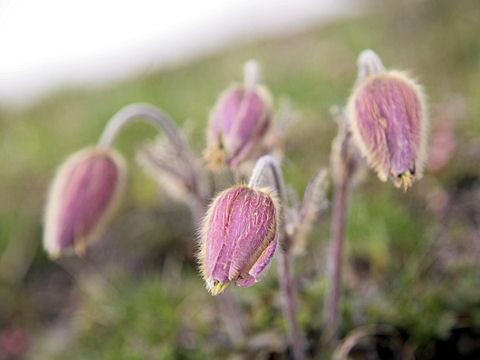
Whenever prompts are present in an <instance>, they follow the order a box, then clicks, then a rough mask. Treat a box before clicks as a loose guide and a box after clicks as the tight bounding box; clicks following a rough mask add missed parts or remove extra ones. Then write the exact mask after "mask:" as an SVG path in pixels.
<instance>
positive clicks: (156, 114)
mask: <svg viewBox="0 0 480 360" xmlns="http://www.w3.org/2000/svg"><path fill="white" fill-rule="evenodd" d="M137 120H143V121H145V122H148V123H149V124H152V125H153V126H155V127H156V128H157V129H158V130H160V131H162V130H163V131H165V133H166V134H167V136H168V139H169V140H170V143H171V144H172V146H173V148H174V149H175V151H176V154H177V156H178V157H179V158H181V159H183V160H184V161H185V163H186V164H188V167H189V169H188V173H187V174H180V173H178V174H176V173H175V169H170V173H171V174H172V175H174V176H177V177H178V178H179V180H181V181H183V182H184V183H186V184H188V188H189V189H190V192H191V194H192V195H193V197H194V198H195V203H194V204H193V210H194V213H196V214H197V216H198V213H199V209H201V208H202V207H203V210H204V209H205V208H206V207H204V205H205V204H206V199H205V194H202V191H201V189H200V184H199V183H198V178H199V171H200V169H198V166H196V162H195V157H194V155H193V154H192V152H191V150H190V147H189V146H188V144H187V143H186V141H185V140H184V138H183V137H182V136H181V135H180V132H179V130H178V129H177V127H176V126H175V125H174V123H173V121H172V120H171V118H170V117H169V116H168V115H167V114H166V113H165V112H164V111H162V110H161V109H159V108H157V107H155V106H153V105H151V104H147V103H133V104H130V105H127V106H125V107H123V108H121V109H120V110H119V111H118V112H117V113H116V114H115V115H113V116H112V117H111V118H110V120H109V121H108V122H107V125H106V126H105V129H104V130H103V132H102V134H101V135H100V138H99V140H98V146H99V147H102V148H105V149H108V148H109V147H111V146H112V144H113V142H114V140H115V138H116V136H117V135H118V134H119V132H120V130H121V129H122V128H123V127H124V126H125V125H127V124H129V123H131V122H133V121H137ZM146 155H147V156H150V157H151V158H152V159H153V158H154V157H153V156H152V155H151V154H146ZM152 161H153V160H152ZM163 166H164V165H163Z"/></svg>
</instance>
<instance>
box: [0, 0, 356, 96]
mask: <svg viewBox="0 0 480 360" xmlns="http://www.w3.org/2000/svg"><path fill="white" fill-rule="evenodd" d="M356 3H357V2H356V1H355V0H173V1H166V0H156V1H155V0H135V1H130V0H128V1H122V0H0V100H25V99H29V98H31V97H32V96H35V95H37V94H39V93H40V92H42V91H45V90H48V89H50V88H52V87H54V86H58V84H64V83H72V82H80V83H91V82H99V81H100V82H101V81H106V80H109V79H114V78H117V77H119V76H124V75H126V74H128V73H132V72H135V71H139V70H140V69H143V68H146V67H156V66H161V65H168V64H173V63H175V62H178V61H185V60H188V59H190V58H192V57H195V56H198V55H199V54H202V53H205V52H208V51H212V50H215V49H218V48H220V47H222V46H224V45H225V44H228V43H230V42H231V41H234V40H238V39H246V38H250V37H253V36H262V35H263V36H264V35H270V34H274V33H278V32H283V31H289V30H292V29H296V28H302V27H305V26H308V25H309V24H311V23H313V22H318V21H321V20H323V19H330V18H332V17H338V16H343V15H348V14H352V13H354V12H355V11H357V10H358V7H354V6H353V5H354V4H356Z"/></svg>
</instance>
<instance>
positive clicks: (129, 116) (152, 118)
mask: <svg viewBox="0 0 480 360" xmlns="http://www.w3.org/2000/svg"><path fill="white" fill-rule="evenodd" d="M139 119H142V120H143V121H145V122H148V123H150V124H152V125H153V126H155V127H157V128H158V129H159V130H163V131H165V133H166V134H167V136H168V138H169V139H170V141H171V142H172V144H173V146H174V147H175V149H176V150H177V152H178V153H179V154H182V155H183V156H182V157H184V156H185V155H184V154H187V153H189V152H190V150H189V148H188V146H187V144H186V143H185V141H184V140H183V138H182V137H181V136H180V134H179V131H178V129H177V128H176V127H175V125H173V122H172V120H171V119H170V117H169V116H168V115H167V114H166V113H165V112H163V111H162V110H160V109H158V108H157V107H155V106H153V105H151V104H147V103H133V104H130V105H127V106H125V107H123V108H121V109H120V110H119V111H118V112H117V113H116V114H115V115H113V116H112V117H111V118H110V120H109V121H108V122H107V125H106V126H105V129H104V130H103V132H102V134H101V135H100V139H99V140H98V146H100V147H103V148H105V149H108V148H109V147H111V146H112V143H113V141H114V140H115V137H116V136H117V135H118V133H119V132H120V130H121V129H122V128H123V127H124V126H125V125H127V124H128V123H130V122H132V121H133V120H139Z"/></svg>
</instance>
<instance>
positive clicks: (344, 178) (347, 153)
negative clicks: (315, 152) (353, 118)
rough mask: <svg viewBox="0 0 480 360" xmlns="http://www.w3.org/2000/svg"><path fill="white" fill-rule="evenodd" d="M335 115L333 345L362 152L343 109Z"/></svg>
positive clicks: (328, 335) (329, 333)
mask: <svg viewBox="0 0 480 360" xmlns="http://www.w3.org/2000/svg"><path fill="white" fill-rule="evenodd" d="M331 112H332V116H333V117H334V118H335V120H336V121H337V124H338V134H337V136H336V138H335V139H334V141H333V144H332V152H331V158H330V166H331V169H332V178H333V186H334V190H333V214H332V224H331V244H330V251H329V254H328V259H329V267H328V279H329V292H328V294H327V297H326V303H325V305H326V315H327V323H326V329H325V334H324V335H325V340H326V341H327V342H329V343H332V342H334V341H335V339H336V335H337V327H338V321H339V302H340V294H341V279H342V257H343V247H344V235H345V220H346V213H347V208H348V197H349V193H350V189H351V187H352V186H353V179H354V177H355V173H356V172H357V169H358V165H359V158H358V152H356V151H355V148H354V146H353V145H352V143H351V133H350V131H349V130H348V127H347V123H346V118H345V114H344V112H343V109H340V108H338V107H334V108H332V111H331Z"/></svg>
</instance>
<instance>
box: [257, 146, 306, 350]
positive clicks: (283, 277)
mask: <svg viewBox="0 0 480 360" xmlns="http://www.w3.org/2000/svg"><path fill="white" fill-rule="evenodd" d="M267 169H268V170H269V172H270V174H271V176H272V179H271V180H272V181H273V184H274V186H275V190H276V191H277V194H278V197H279V199H280V202H281V204H280V209H279V211H280V234H279V243H280V254H279V259H278V275H279V285H280V289H281V292H282V294H283V304H282V305H283V315H284V316H285V319H286V321H287V332H288V340H289V343H290V346H291V347H292V351H293V357H294V359H296V360H301V359H304V358H305V344H304V341H303V338H302V336H301V335H300V327H299V325H298V321H297V313H296V308H295V284H294V281H293V274H292V270H291V252H290V248H291V238H290V236H289V235H288V233H287V231H286V219H285V206H286V201H285V200H286V199H285V184H284V181H283V175H282V171H281V169H280V167H279V166H278V163H277V162H276V161H275V159H274V158H273V157H272V156H270V155H266V156H262V157H261V158H260V159H258V161H257V163H256V165H255V168H254V169H253V172H252V176H251V177H250V181H249V183H248V186H249V187H260V186H261V185H262V184H265V179H264V176H265V172H266V171H267Z"/></svg>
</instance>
